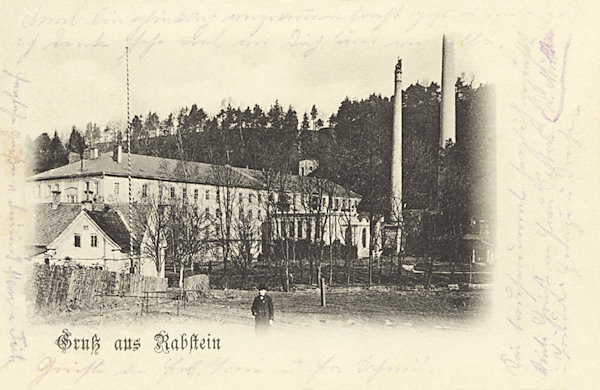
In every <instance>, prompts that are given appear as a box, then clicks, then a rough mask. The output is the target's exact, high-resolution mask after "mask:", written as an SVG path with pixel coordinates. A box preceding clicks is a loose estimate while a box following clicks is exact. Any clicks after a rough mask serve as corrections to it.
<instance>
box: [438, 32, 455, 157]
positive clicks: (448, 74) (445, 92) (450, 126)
mask: <svg viewBox="0 0 600 390" xmlns="http://www.w3.org/2000/svg"><path fill="white" fill-rule="evenodd" d="M455 82H456V80H455V75H454V44H453V43H452V42H450V41H449V40H448V38H446V35H444V36H443V38H442V107H441V118H440V122H441V123H440V147H441V148H445V147H446V142H447V141H448V140H452V142H453V143H456V96H455V85H454V83H455Z"/></svg>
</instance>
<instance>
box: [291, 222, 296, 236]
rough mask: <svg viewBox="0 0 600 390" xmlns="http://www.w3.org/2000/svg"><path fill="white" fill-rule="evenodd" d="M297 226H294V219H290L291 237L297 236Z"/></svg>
mask: <svg viewBox="0 0 600 390" xmlns="http://www.w3.org/2000/svg"><path fill="white" fill-rule="evenodd" d="M295 227H296V226H294V221H290V237H291V238H295V237H296V231H295V229H294V228H295Z"/></svg>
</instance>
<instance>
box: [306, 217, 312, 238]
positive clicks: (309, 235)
mask: <svg viewBox="0 0 600 390" xmlns="http://www.w3.org/2000/svg"><path fill="white" fill-rule="evenodd" d="M306 239H307V240H309V241H310V240H311V239H312V224H311V222H310V221H308V222H307V223H306Z"/></svg>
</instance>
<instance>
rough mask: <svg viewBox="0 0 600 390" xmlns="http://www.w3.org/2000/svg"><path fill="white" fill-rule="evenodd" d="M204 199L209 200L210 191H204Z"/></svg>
mask: <svg viewBox="0 0 600 390" xmlns="http://www.w3.org/2000/svg"><path fill="white" fill-rule="evenodd" d="M204 199H206V200H209V199H210V190H206V192H205V193H204Z"/></svg>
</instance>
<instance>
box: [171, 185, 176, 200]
mask: <svg viewBox="0 0 600 390" xmlns="http://www.w3.org/2000/svg"><path fill="white" fill-rule="evenodd" d="M174 197H175V187H171V198H174Z"/></svg>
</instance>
